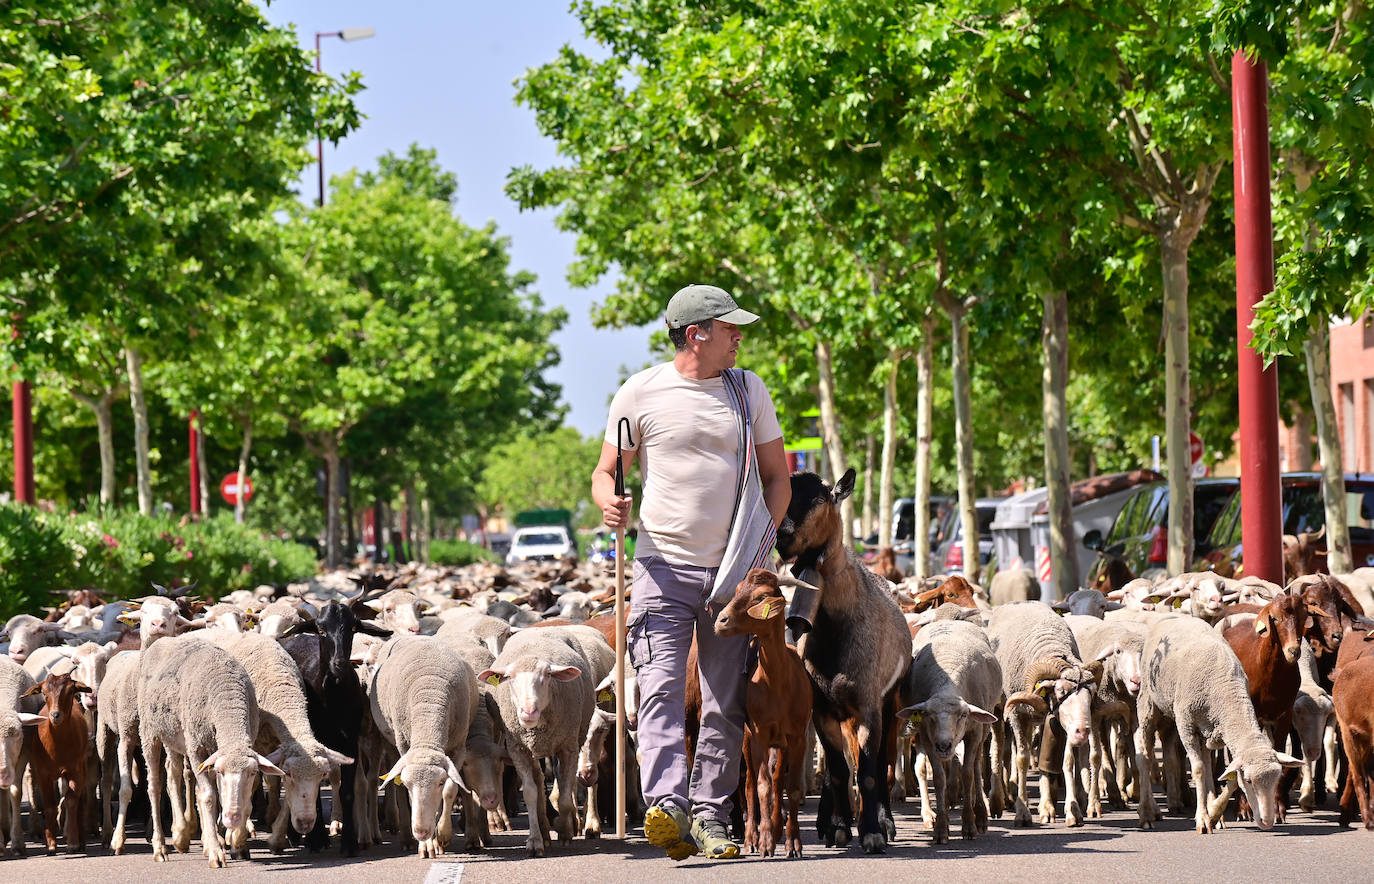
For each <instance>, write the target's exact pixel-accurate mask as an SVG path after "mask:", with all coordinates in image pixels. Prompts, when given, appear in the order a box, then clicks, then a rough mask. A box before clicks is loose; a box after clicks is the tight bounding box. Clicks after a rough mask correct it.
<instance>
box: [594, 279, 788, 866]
mask: <svg viewBox="0 0 1374 884" xmlns="http://www.w3.org/2000/svg"><path fill="white" fill-rule="evenodd" d="M758 318H759V317H758V316H757V315H755V314H753V313H750V312H749V311H747V310H742V309H740V307H739V306H738V305H737V304H736V303H735V300H734V298H733V297H731V296H730V294H729V293H728V292H726V291H725V290H724V289H721V288H718V287H716V286H713V285H689V286H686V287H685V288H683V289H680V290H679V291H678V292H677V293H676V294H675V295H673V297H672V299H671V300H669V302H668V309H667V312H666V316H665V319H666V321H667V325H668V339H669V340H670V341H671V342H672V344H673V347H674V350H675V351H676V352H675V354H674V356H673V359H672V361H671V362H665V363H662V364H660V365H655V366H653V367H652V368H648V369H645V370H644V371H642V372H640V373H638V374H636V375H634V376H633V377H631V378H630V379H629V380H628V381H626V382H625V384H624V385H623V386H622V387H621V388H620V390H619V391H618V392H617V393H616V395H615V398H614V400H613V401H612V402H611V413H610V420H609V421H608V422H607V427H606V436H605V441H604V443H603V444H602V446H601V459H600V461H599V462H598V463H597V466H596V469H595V471H593V473H592V499H593V500H594V501H595V502H596V505H597V506H598V507H600V508H601V511H602V514H603V516H604V519H605V523H606V526H607V527H608V528H611V529H612V530H618V529H622V528H624V527H626V526H627V525H629V522H630V510H631V505H632V499H631V495H629V494H617V493H616V490H617V489H616V481H615V476H616V460H617V454H618V452H619V451H620V448H619V442H620V441H621V439H619V438H618V436H620V435H621V434H619V433H618V430H619V424H620V421H621V419H622V418H626V419H628V420H629V424H630V429H631V432H630V434H629V435H630V437H631V439H633V442H628V443H626V450H629V451H632V452H634V453H635V460H636V461H637V462H638V464H639V470H640V476H641V478H642V481H643V497H644V499H643V503H642V504H641V505H640V508H639V522H640V531H639V542H638V547H637V550H636V554H635V560H634V568H633V573H632V577H631V581H630V600H631V612H630V622H629V626H628V635H627V645H628V653H629V657H630V662H631V663H632V664H633V665H634V666H635V668H636V670H637V672H638V679H639V691H640V706H639V750H640V777H641V780H640V782H641V787H642V789H643V792H644V797H645V800H646V801H647V802H648V803H649V805H650V806H649V810H648V812H647V813H645V815H644V835H645V837H646V838H647V839H648V841H649V843H650V844H653V845H654V846H656V847H661V848H663V850H665V851H666V852H667V854H668V856H670V857H672V858H673V859H674V860H683V859H686V858H687V857H689V856H694V855H696V854H698V853H705V854H706V855H707V856H709V857H711V858H713V859H727V858H732V857H736V856H738V855H739V846H738V845H737V844H735V843H734V842H733V841H732V840H731V839H730V837H729V835H728V834H727V831H726V826H727V823H728V821H729V819H730V810H731V795H732V794H733V793H734V791H735V787H736V786H737V785H738V784H739V766H740V760H741V757H742V743H743V739H744V718H745V685H746V671H745V670H746V658H747V654H748V647H749V645H748V637H747V636H731V637H728V638H725V637H721V636H718V635H716V634H715V630H714V624H715V619H716V617H717V616H719V614H720V612H721V610H723V609H724V607H725V605H726V604H727V603H728V602H729V601H730V600H731V598H733V597H734V594H735V587H736V586H737V585H738V584H739V582H740V581H741V580H743V579H744V576H745V575H746V574H747V573H748V572H749V571H750V570H751V569H752V568H758V567H768V566H769V565H770V564H771V562H772V556H773V542H774V539H775V537H776V533H777V526H778V525H779V524H780V523H781V521H782V518H783V516H785V515H786V513H787V504H788V502H789V501H790V500H791V496H792V489H791V482H790V480H789V477H788V470H787V454H786V452H785V451H784V450H783V438H782V429H781V427H780V426H779V425H778V417H777V413H776V411H775V410H774V408H773V400H772V397H771V396H769V393H768V389H767V388H766V387H765V386H764V384H763V381H762V380H761V379H760V378H759V376H758V375H756V374H754V373H753V372H751V371H746V370H743V369H737V368H735V367H734V365H735V359H736V357H737V356H738V355H739V346H740V341H741V340H743V337H744V336H743V334H742V332H741V327H742V326H745V325H748V324H749V323H752V322H755V321H756V320H757V319H758ZM621 438H623V437H621ZM694 634H695V636H696V640H697V646H698V655H697V656H698V661H699V662H698V669H699V672H700V676H701V732H700V737H699V738H698V743H697V750H696V757H695V760H694V762H693V765H692V768H691V770H689V769H688V765H687V755H686V751H685V742H686V684H687V656H688V652H689V650H690V649H691V645H692V637H693V635H694Z"/></svg>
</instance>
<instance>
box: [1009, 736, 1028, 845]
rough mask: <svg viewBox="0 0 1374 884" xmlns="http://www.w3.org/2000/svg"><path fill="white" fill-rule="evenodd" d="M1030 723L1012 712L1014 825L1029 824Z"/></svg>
mask: <svg viewBox="0 0 1374 884" xmlns="http://www.w3.org/2000/svg"><path fill="white" fill-rule="evenodd" d="M1029 728H1030V723H1029V722H1027V721H1026V720H1025V719H1024V718H1022V717H1021V716H1020V715H1018V714H1016V713H1013V714H1012V725H1011V732H1012V739H1013V745H1014V747H1015V749H1014V751H1015V752H1016V771H1015V775H1016V825H1018V826H1029V825H1030V824H1031V814H1030V794H1029V792H1028V788H1029V787H1028V781H1029V780H1030V753H1031V747H1030V741H1031V735H1030V733H1029Z"/></svg>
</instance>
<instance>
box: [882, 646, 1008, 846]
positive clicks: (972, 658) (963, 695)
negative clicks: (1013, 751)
mask: <svg viewBox="0 0 1374 884" xmlns="http://www.w3.org/2000/svg"><path fill="white" fill-rule="evenodd" d="M902 697H903V699H904V700H905V701H906V702H907V703H908V704H909V705H907V707H906V708H905V709H903V710H902V711H901V712H899V713H898V717H899V718H908V719H910V720H911V722H912V723H913V724H914V725H915V726H916V734H917V740H918V742H919V745H920V749H921V753H922V754H923V755H925V756H926V757H927V758H929V759H930V760H931V762H932V768H931V770H932V773H933V775H934V776H933V779H934V783H935V810H934V813H933V814H928V809H927V808H925V807H923V808H922V815H923V816H924V817H925V818H926V822H927V825H928V826H930V827H931V828H933V829H934V831H935V836H934V837H935V843H936V844H946V843H948V842H949V812H948V807H949V802H948V795H947V790H946V776H947V773H946V769H947V767H948V765H949V763H950V761H951V760H952V759H953V757H954V753H955V749H956V747H960V746H962V748H963V757H964V764H963V765H962V766H961V768H960V780H961V782H960V784H959V785H960V792H959V794H960V796H961V799H962V801H963V813H962V816H963V831H962V835H963V837H964V838H974V837H976V836H977V834H978V832H979V831H980V830H981V831H987V807H986V804H985V803H984V796H983V787H982V767H983V766H982V763H981V760H980V759H981V758H982V755H983V746H984V743H985V741H986V739H987V734H988V725H990V724H993V723H994V722H996V721H997V716H996V714H994V713H993V712H990V711H988V710H989V709H995V708H997V704H998V702H999V700H1001V698H1002V667H1001V665H1000V664H999V663H998V662H997V656H996V655H995V654H994V653H993V650H992V645H991V644H989V642H988V637H987V633H986V632H985V631H984V630H983V629H982V628H981V627H979V626H975V625H974V624H972V623H969V622H967V621H963V620H942V621H939V622H936V623H932V624H930V625H929V626H925V627H923V628H922V629H921V631H920V632H919V633H917V635H916V639H915V642H914V645H913V648H912V660H911V669H910V671H909V672H908V674H907V678H906V682H905V685H904V686H903V689H902ZM922 792H923V794H924V792H925V790H924V789H922Z"/></svg>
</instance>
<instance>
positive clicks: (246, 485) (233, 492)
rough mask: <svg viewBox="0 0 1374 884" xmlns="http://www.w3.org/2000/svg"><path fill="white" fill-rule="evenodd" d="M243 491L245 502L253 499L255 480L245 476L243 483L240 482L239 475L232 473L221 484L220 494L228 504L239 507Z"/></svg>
mask: <svg viewBox="0 0 1374 884" xmlns="http://www.w3.org/2000/svg"><path fill="white" fill-rule="evenodd" d="M240 489H242V492H243V499H244V501H245V502H246V501H249V500H252V499H253V478H252V477H251V476H244V477H243V481H242V482H240V481H239V474H238V473H230V474H229V475H227V476H225V477H224V478H223V479H221V480H220V482H219V494H220V497H223V498H224V502H225V503H228V504H233V505H238V502H239V492H240Z"/></svg>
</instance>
